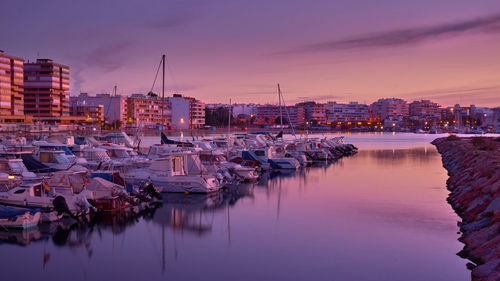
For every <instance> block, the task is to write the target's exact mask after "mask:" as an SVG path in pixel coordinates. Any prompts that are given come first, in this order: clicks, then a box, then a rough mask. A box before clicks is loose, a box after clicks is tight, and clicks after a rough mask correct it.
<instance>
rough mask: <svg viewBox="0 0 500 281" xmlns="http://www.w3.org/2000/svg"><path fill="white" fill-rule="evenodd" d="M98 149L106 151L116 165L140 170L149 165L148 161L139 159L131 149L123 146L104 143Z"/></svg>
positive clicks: (142, 158)
mask: <svg viewBox="0 0 500 281" xmlns="http://www.w3.org/2000/svg"><path fill="white" fill-rule="evenodd" d="M99 148H103V149H106V151H107V153H108V155H109V157H110V158H111V160H113V163H115V164H116V165H120V166H133V167H136V168H141V167H146V166H148V165H149V164H150V162H149V159H147V158H145V157H140V156H139V155H137V153H136V152H135V151H134V150H133V149H132V148H130V147H126V146H124V145H118V144H110V143H105V144H102V145H101V146H99Z"/></svg>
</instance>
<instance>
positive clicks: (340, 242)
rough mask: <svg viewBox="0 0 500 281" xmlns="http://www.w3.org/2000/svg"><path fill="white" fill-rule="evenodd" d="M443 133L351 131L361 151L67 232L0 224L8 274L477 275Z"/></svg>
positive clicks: (1, 259)
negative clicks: (4, 228)
mask: <svg viewBox="0 0 500 281" xmlns="http://www.w3.org/2000/svg"><path fill="white" fill-rule="evenodd" d="M434 137H435V136H425V135H404V134H396V135H392V134H384V135H373V134H360V135H347V136H346V142H352V143H354V144H355V145H357V146H359V147H360V148H361V150H360V152H359V153H358V154H357V155H355V156H353V157H349V158H344V159H342V160H341V161H339V162H337V163H333V164H330V165H325V164H318V165H317V167H310V168H306V169H303V170H301V171H297V172H294V173H288V174H281V175H272V176H266V177H265V178H263V179H262V180H261V181H260V182H259V183H257V184H254V185H243V186H239V187H238V188H233V189H230V190H229V191H227V192H225V193H223V194H221V195H219V196H216V197H212V198H207V197H204V196H192V195H190V196H188V197H185V196H184V195H169V196H166V197H165V198H164V201H165V202H164V204H163V206H162V207H161V208H159V209H157V210H156V211H155V212H154V213H153V214H147V215H145V216H143V217H140V218H136V219H129V220H125V219H123V218H117V217H114V218H113V217H111V218H105V219H104V220H103V222H101V223H96V224H95V225H93V226H89V227H81V228H75V229H73V230H70V231H55V230H52V231H49V230H43V231H32V232H29V233H6V232H0V237H1V238H2V239H3V240H2V241H3V243H2V244H0V251H1V256H0V268H1V272H2V274H1V278H2V280H63V279H65V280H68V279H71V280H103V279H104V278H105V279H106V280H469V279H470V273H469V271H468V270H466V268H465V263H466V261H465V260H462V259H460V258H459V257H458V256H456V255H455V254H456V253H457V252H458V251H460V250H461V249H462V247H463V245H462V244H461V243H459V242H458V241H457V238H458V237H459V235H458V234H457V233H456V232H457V226H456V222H457V219H458V218H457V216H456V215H455V214H454V212H453V210H452V209H451V207H450V206H449V205H448V204H447V203H446V201H445V199H446V196H447V191H446V189H445V181H446V178H447V175H446V171H445V170H444V169H443V168H442V166H441V160H440V156H439V154H438V153H437V152H436V150H435V149H434V147H433V146H431V145H430V144H429V143H428V142H429V141H430V140H431V139H433V138H434ZM151 141H152V140H151ZM49 233H50V234H49ZM23 235H24V237H25V238H26V239H24V240H23ZM9 236H10V238H9ZM28 237H34V238H39V239H38V240H37V239H33V240H31V241H28V240H27V238H28ZM6 239H10V241H11V242H8V240H6ZM15 239H17V241H19V242H22V243H27V245H24V246H22V245H19V244H16V243H14V242H13V241H14V240H15Z"/></svg>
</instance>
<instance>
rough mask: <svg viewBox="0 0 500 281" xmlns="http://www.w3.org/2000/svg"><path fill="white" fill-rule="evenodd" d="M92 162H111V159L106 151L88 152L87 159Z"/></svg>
mask: <svg viewBox="0 0 500 281" xmlns="http://www.w3.org/2000/svg"><path fill="white" fill-rule="evenodd" d="M85 158H87V160H90V161H109V160H110V158H109V156H108V154H107V153H106V151H91V152H88V153H87V155H86V157H85Z"/></svg>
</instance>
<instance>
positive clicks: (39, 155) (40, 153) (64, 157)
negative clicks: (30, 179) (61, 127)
mask: <svg viewBox="0 0 500 281" xmlns="http://www.w3.org/2000/svg"><path fill="white" fill-rule="evenodd" d="M33 145H34V146H35V152H34V158H35V159H36V160H38V161H40V162H41V163H42V164H44V165H47V166H48V167H50V168H53V169H57V170H67V169H69V168H71V167H72V166H74V165H82V166H85V165H86V163H85V159H83V158H79V157H76V156H75V155H74V154H73V152H71V150H69V148H68V146H66V145H64V144H60V143H49V142H46V141H37V142H33Z"/></svg>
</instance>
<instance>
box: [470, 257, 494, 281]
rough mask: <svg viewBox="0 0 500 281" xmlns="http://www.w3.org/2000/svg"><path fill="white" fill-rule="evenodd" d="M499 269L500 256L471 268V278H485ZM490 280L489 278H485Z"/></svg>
mask: <svg viewBox="0 0 500 281" xmlns="http://www.w3.org/2000/svg"><path fill="white" fill-rule="evenodd" d="M497 270H500V258H498V259H495V260H492V261H489V262H487V263H485V264H481V265H479V266H477V267H476V268H474V269H473V270H472V278H473V279H474V278H485V277H488V276H489V275H492V274H493V273H498V272H497ZM485 280H490V279H485Z"/></svg>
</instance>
